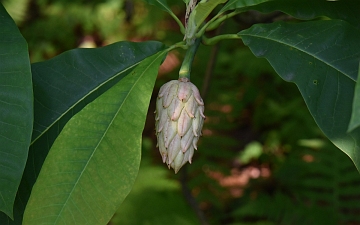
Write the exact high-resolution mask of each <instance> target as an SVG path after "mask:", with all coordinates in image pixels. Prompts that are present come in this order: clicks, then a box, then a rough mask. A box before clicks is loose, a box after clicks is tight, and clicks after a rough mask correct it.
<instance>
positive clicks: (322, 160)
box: [0, 0, 360, 225]
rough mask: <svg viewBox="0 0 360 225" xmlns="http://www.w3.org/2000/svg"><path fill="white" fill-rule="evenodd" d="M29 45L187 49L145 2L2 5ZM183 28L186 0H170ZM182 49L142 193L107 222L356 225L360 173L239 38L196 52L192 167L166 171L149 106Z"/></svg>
mask: <svg viewBox="0 0 360 225" xmlns="http://www.w3.org/2000/svg"><path fill="white" fill-rule="evenodd" d="M0 2H2V3H3V4H4V6H5V8H6V9H7V10H8V12H9V13H10V14H11V16H12V17H13V18H14V20H15V21H16V23H17V25H18V26H19V28H20V31H21V32H22V34H23V35H24V37H25V38H26V40H27V41H28V44H29V52H30V58H31V61H32V62H38V61H43V60H46V59H49V58H52V57H54V56H56V55H58V54H60V53H62V52H64V51H67V50H70V49H73V48H78V47H88V48H92V47H101V46H104V45H108V44H111V43H113V42H117V41H136V42H138V41H146V40H158V41H161V42H163V43H165V44H166V45H171V44H174V43H176V42H178V41H181V40H182V38H183V36H182V35H181V33H180V32H179V31H178V30H179V29H178V26H177V24H176V23H175V22H174V21H173V20H172V18H171V17H170V16H168V15H167V14H166V13H165V12H163V11H161V10H159V9H157V8H155V7H153V6H149V5H147V4H146V3H145V2H144V1H141V0H91V1H89V0H0ZM168 3H169V5H170V6H171V9H172V10H173V12H174V13H175V14H176V15H177V16H178V17H179V18H181V19H182V20H183V18H184V12H185V5H184V3H183V1H181V0H178V1H173V0H170V1H168ZM284 19H286V20H291V19H292V18H289V17H287V16H284V15H282V14H281V13H278V12H275V13H272V14H269V15H261V14H259V13H256V12H250V13H246V14H243V15H240V16H237V17H235V18H233V19H230V20H228V21H226V23H225V24H223V25H222V26H221V27H220V28H219V29H218V30H216V31H213V32H212V33H210V34H209V36H212V35H215V34H221V33H237V32H239V31H240V30H242V29H246V28H248V27H250V26H251V25H252V24H253V23H256V22H265V23H267V22H272V21H274V20H284ZM184 53H185V52H184V51H183V50H174V51H172V52H170V53H169V54H168V57H167V59H166V60H165V61H164V63H163V65H162V66H161V69H160V71H159V76H158V79H157V82H156V85H155V89H154V92H153V96H152V101H151V103H150V107H149V113H148V119H147V123H146V125H145V130H144V133H143V149H142V151H143V153H142V162H141V168H140V172H139V175H138V177H137V180H136V183H135V186H134V188H133V190H132V191H131V193H130V194H129V196H128V197H127V198H126V199H125V201H124V203H123V204H122V205H121V207H120V208H119V210H118V212H117V213H116V214H115V215H114V217H113V219H112V220H111V221H110V223H109V224H111V225H120V224H122V225H132V224H134V225H138V224H139V225H153V224H155V225H157V224H160V225H161V224H172V225H186V224H194V225H197V224H199V225H200V224H201V225H205V224H209V225H210V224H226V225H250V224H251V225H273V224H317V225H319V224H320V225H321V224H326V225H329V224H348V225H356V224H360V204H359V203H360V188H359V185H360V176H359V173H358V172H357V171H356V169H355V166H354V165H353V164H352V162H351V161H350V159H349V158H348V157H347V156H346V155H345V154H343V153H342V152H341V151H340V150H338V149H337V148H336V147H334V146H333V145H332V144H331V143H330V142H329V141H328V140H327V139H326V138H325V137H324V135H323V134H322V132H321V131H320V130H319V129H318V128H317V126H316V124H315V122H314V120H313V119H312V117H311V115H310V113H309V112H308V110H307V108H306V105H305V103H304V101H303V99H302V97H301V95H300V93H299V91H298V90H297V87H296V86H295V85H294V84H292V83H286V82H285V81H283V80H282V79H281V78H280V77H279V76H277V75H276V73H275V72H274V70H273V69H272V68H271V66H270V65H269V64H268V62H267V61H266V60H264V59H258V58H256V57H254V56H253V55H252V53H251V52H250V50H249V49H248V48H247V47H246V46H244V45H243V44H242V42H241V41H239V40H237V41H223V42H221V43H219V44H218V45H215V46H203V45H202V46H200V48H199V50H198V53H197V55H196V57H195V61H194V65H193V72H192V82H193V83H194V84H196V85H197V86H198V88H199V89H200V91H201V92H202V96H203V98H204V101H205V104H206V105H205V106H206V107H205V115H206V116H207V118H206V121H205V124H204V128H203V137H202V138H201V139H200V142H199V147H198V149H199V150H198V151H197V152H195V154H194V158H193V163H192V165H190V166H189V165H187V166H186V167H185V168H182V169H181V170H180V172H179V173H178V174H176V175H175V174H174V172H173V171H172V170H168V168H167V166H166V165H165V164H162V162H161V157H160V154H159V152H158V150H157V148H156V147H155V146H156V138H155V133H154V114H153V112H154V109H155V102H154V99H155V98H156V95H157V92H158V90H159V88H160V86H161V85H162V84H164V83H165V82H167V81H169V80H171V79H177V77H178V69H179V67H180V64H181V61H182V58H183V56H184Z"/></svg>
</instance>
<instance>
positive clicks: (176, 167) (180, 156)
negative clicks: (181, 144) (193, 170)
mask: <svg viewBox="0 0 360 225" xmlns="http://www.w3.org/2000/svg"><path fill="white" fill-rule="evenodd" d="M183 160H184V153H183V152H182V151H179V153H178V155H177V156H176V158H175V159H174V166H173V169H174V170H175V173H177V172H179V170H180V168H181V167H182V166H183V165H182V161H183Z"/></svg>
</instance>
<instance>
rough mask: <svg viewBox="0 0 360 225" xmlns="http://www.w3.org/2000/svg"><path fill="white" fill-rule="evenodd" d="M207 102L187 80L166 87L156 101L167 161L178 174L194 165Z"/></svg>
mask: <svg viewBox="0 0 360 225" xmlns="http://www.w3.org/2000/svg"><path fill="white" fill-rule="evenodd" d="M204 119H205V116H204V102H203V100H202V98H201V96H200V93H199V90H198V89H197V87H196V86H195V85H194V84H192V83H191V82H190V81H189V80H188V79H187V78H180V79H179V80H172V81H170V82H168V83H166V84H164V85H163V86H162V87H161V88H160V91H159V95H158V97H157V99H156V111H155V121H156V125H155V130H156V136H157V141H158V147H159V151H160V154H161V156H162V159H163V162H164V163H166V164H167V165H168V167H169V168H170V167H171V168H173V169H174V170H175V173H177V172H178V171H179V169H180V168H181V167H182V166H183V165H185V163H187V162H189V163H191V159H192V156H193V154H194V149H197V142H198V140H199V136H201V135H202V134H201V128H202V126H203V123H204Z"/></svg>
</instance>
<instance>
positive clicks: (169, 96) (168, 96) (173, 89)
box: [162, 83, 178, 108]
mask: <svg viewBox="0 0 360 225" xmlns="http://www.w3.org/2000/svg"><path fill="white" fill-rule="evenodd" d="M177 90H178V84H177V83H174V84H172V85H171V86H170V88H169V90H168V91H167V92H166V93H165V94H164V97H163V102H162V103H163V107H164V108H167V107H169V105H170V104H171V102H172V100H173V99H174V97H175V95H176V94H177Z"/></svg>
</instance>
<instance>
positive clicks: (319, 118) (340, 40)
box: [239, 20, 360, 170]
mask: <svg viewBox="0 0 360 225" xmlns="http://www.w3.org/2000/svg"><path fill="white" fill-rule="evenodd" d="M239 35H240V36H241V37H242V39H243V41H244V43H245V44H246V45H247V46H249V47H250V49H251V50H252V52H253V53H254V54H255V55H256V56H257V57H264V58H266V59H267V60H268V61H269V62H270V64H271V65H272V66H273V67H274V69H275V70H276V72H277V73H278V74H279V75H280V76H281V77H282V78H283V79H284V80H286V81H288V82H294V83H295V84H296V85H297V86H298V88H299V90H300V92H301V94H302V96H303V98H304V100H305V102H306V104H307V106H308V108H309V110H310V112H311V114H312V116H313V117H314V119H315V121H316V123H317V124H318V126H319V127H320V128H321V130H322V131H323V132H324V133H325V135H326V136H327V137H328V138H329V139H330V140H331V141H332V142H333V143H334V144H335V145H336V146H337V147H338V148H340V149H341V150H342V151H344V152H345V153H346V154H347V155H348V156H349V157H350V158H351V159H352V161H353V162H354V163H355V165H356V167H357V168H358V170H359V169H360V159H359V157H358V155H359V154H360V149H359V145H358V143H359V140H360V129H355V130H353V131H352V132H351V133H347V128H348V124H349V121H350V116H351V110H352V101H353V96H354V88H355V81H356V79H357V73H358V66H359V60H360V42H359V41H358V40H360V31H359V30H358V29H356V28H354V27H353V26H351V25H349V24H348V23H346V22H344V21H340V20H328V21H316V22H304V23H297V24H287V23H274V24H267V25H265V24H261V25H260V24H259V25H254V26H253V27H251V28H250V29H248V30H244V31H242V32H240V33H239Z"/></svg>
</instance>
